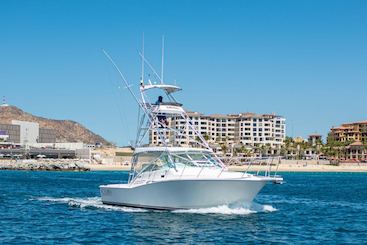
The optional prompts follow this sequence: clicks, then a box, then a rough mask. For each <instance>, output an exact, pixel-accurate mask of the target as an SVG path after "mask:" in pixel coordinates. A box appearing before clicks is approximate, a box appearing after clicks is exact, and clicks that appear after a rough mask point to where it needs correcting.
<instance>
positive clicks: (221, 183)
mask: <svg viewBox="0 0 367 245" xmlns="http://www.w3.org/2000/svg"><path fill="white" fill-rule="evenodd" d="M267 181H269V180H268V179H266V178H264V179H261V178H257V179H202V180H199V179H179V180H166V181H159V182H152V183H149V184H143V185H139V186H134V187H132V186H130V185H129V184H113V185H104V186H101V187H100V189H101V196H102V202H103V203H105V204H113V205H121V206H130V207H143V208H153V209H169V210H172V209H193V208H207V207H215V206H219V205H227V204H232V203H245V202H251V201H252V200H253V199H254V198H255V196H256V195H257V193H258V192H259V191H260V190H261V189H262V188H263V186H264V185H265V184H266V182H267Z"/></svg>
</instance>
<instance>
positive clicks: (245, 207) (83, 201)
mask: <svg viewBox="0 0 367 245" xmlns="http://www.w3.org/2000/svg"><path fill="white" fill-rule="evenodd" d="M35 199H36V200H39V201H47V202H55V203H65V204H68V205H69V206H71V207H79V208H80V209H84V208H98V209H104V210H109V211H122V212H147V211H148V210H147V209H142V208H128V207H121V206H113V205H106V204H103V203H102V201H101V198H100V197H86V198H71V197H61V198H55V197H39V198H35ZM275 211H277V209H276V208H274V207H273V206H271V205H262V204H258V203H251V204H239V205H233V204H232V205H221V206H217V207H211V208H198V209H185V210H174V211H172V213H191V214H223V215H249V214H254V213H264V212H265V213H268V212H275Z"/></svg>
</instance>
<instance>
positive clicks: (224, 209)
mask: <svg viewBox="0 0 367 245" xmlns="http://www.w3.org/2000/svg"><path fill="white" fill-rule="evenodd" d="M275 211H277V209H276V208H274V207H272V206H271V205H261V204H257V203H251V204H241V205H221V206H218V207H212V208H198V209H186V210H175V211H172V212H173V213H194V214H224V215H248V214H253V213H259V212H260V213H261V212H275Z"/></svg>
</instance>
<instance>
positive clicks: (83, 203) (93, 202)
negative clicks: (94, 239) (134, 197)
mask: <svg viewBox="0 0 367 245" xmlns="http://www.w3.org/2000/svg"><path fill="white" fill-rule="evenodd" d="M36 199H37V200H39V201H47V202H54V203H65V204H68V205H69V206H71V207H78V208H81V209H88V208H89V209H93V208H97V209H104V210H108V211H122V212H147V211H148V210H146V209H141V208H128V207H120V206H113V205H107V204H103V203H102V200H101V198H100V197H86V198H70V197H62V198H54V197H39V198H36Z"/></svg>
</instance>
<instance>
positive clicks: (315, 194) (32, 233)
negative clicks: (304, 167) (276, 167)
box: [0, 171, 367, 244]
mask: <svg viewBox="0 0 367 245" xmlns="http://www.w3.org/2000/svg"><path fill="white" fill-rule="evenodd" d="M282 175H283V176H284V178H285V181H286V183H285V184H283V185H273V184H268V185H267V186H266V187H265V188H264V189H263V190H262V191H261V193H260V194H259V195H258V197H257V198H256V201H255V203H253V204H252V205H242V206H236V207H231V206H220V207H213V208H208V209H196V210H185V211H150V210H144V209H134V208H124V207H115V206H108V205H103V204H102V203H101V200H100V198H99V189H98V186H99V185H100V184H106V183H119V182H121V181H126V180H127V177H128V175H127V173H126V172H83V173H77V172H75V173H74V172H31V171H0V188H1V189H0V203H1V205H0V243H1V244H98V243H103V244H152V243H155V244H167V243H175V244H202V243H210V244H228V243H251V244H267V243H271V244H320V243H323V244H367V174H365V173H283V174H282Z"/></svg>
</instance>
